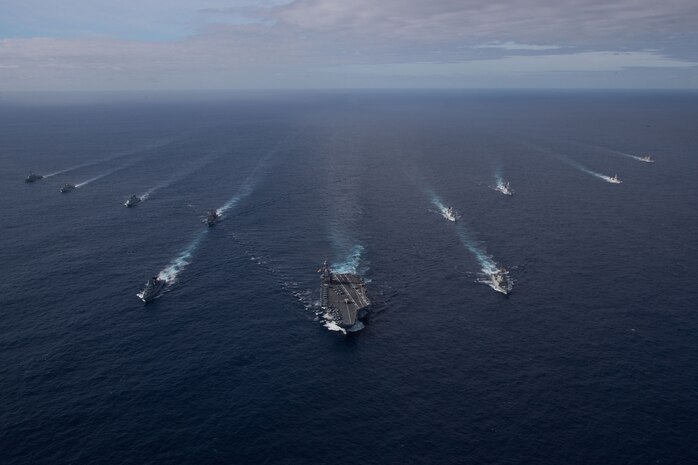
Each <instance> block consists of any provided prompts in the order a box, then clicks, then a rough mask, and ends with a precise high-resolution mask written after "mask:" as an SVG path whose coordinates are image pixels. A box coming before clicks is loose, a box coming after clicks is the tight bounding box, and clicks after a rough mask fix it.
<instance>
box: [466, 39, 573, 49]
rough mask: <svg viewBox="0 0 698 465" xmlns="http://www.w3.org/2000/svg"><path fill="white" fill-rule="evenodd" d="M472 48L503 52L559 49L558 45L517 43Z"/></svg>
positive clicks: (491, 44)
mask: <svg viewBox="0 0 698 465" xmlns="http://www.w3.org/2000/svg"><path fill="white" fill-rule="evenodd" d="M472 48H501V49H504V50H536V51H537V50H556V49H559V48H562V47H560V46H559V45H531V44H519V43H518V42H512V41H508V42H489V43H486V44H480V45H475V46H474V47H472Z"/></svg>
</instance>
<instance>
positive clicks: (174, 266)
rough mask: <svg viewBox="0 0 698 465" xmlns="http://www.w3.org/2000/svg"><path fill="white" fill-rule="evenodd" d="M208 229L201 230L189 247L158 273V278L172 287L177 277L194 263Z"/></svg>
mask: <svg viewBox="0 0 698 465" xmlns="http://www.w3.org/2000/svg"><path fill="white" fill-rule="evenodd" d="M208 231H209V230H208V229H203V230H201V231H200V232H199V233H198V234H197V235H196V237H194V240H192V241H191V242H190V243H189V245H187V247H186V248H185V249H184V250H182V252H180V254H179V255H177V257H176V258H175V259H174V260H172V261H171V262H170V264H169V265H167V266H166V267H165V268H163V269H162V271H160V273H158V278H160V279H164V280H165V281H167V284H169V285H172V284H173V283H174V282H175V281H176V280H177V276H179V274H180V273H181V272H182V271H184V269H185V268H186V267H187V266H188V265H189V264H190V263H191V262H192V258H193V256H194V252H196V249H198V248H199V245H200V244H201V241H202V240H203V238H204V237H205V236H206V234H207V233H208Z"/></svg>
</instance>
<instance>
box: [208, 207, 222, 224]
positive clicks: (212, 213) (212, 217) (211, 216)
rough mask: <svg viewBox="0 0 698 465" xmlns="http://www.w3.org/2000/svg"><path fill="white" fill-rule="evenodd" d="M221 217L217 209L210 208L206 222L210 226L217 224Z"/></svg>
mask: <svg viewBox="0 0 698 465" xmlns="http://www.w3.org/2000/svg"><path fill="white" fill-rule="evenodd" d="M220 217H221V215H219V214H218V211H216V210H213V209H212V210H209V211H208V212H207V213H206V224H207V225H208V226H209V227H210V226H213V225H214V224H216V221H218V219H219V218H220Z"/></svg>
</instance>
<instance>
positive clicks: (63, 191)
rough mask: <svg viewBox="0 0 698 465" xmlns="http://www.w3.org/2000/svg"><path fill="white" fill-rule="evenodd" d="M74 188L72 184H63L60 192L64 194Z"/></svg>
mask: <svg viewBox="0 0 698 465" xmlns="http://www.w3.org/2000/svg"><path fill="white" fill-rule="evenodd" d="M74 189H75V186H74V185H72V184H64V185H63V187H61V192H62V193H63V194H65V193H66V192H70V191H72V190H74Z"/></svg>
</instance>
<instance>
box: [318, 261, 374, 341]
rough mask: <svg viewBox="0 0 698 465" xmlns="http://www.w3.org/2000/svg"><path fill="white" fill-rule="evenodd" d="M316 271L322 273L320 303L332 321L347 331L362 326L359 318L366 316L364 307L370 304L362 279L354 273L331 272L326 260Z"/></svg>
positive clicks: (355, 329) (358, 328) (356, 329)
mask: <svg viewBox="0 0 698 465" xmlns="http://www.w3.org/2000/svg"><path fill="white" fill-rule="evenodd" d="M318 271H319V272H320V273H322V275H321V277H320V295H321V300H320V305H321V306H322V308H323V309H325V310H326V311H327V313H328V314H329V316H330V317H331V318H332V321H334V322H335V323H336V324H337V325H339V326H340V327H341V328H343V329H345V330H347V331H358V330H360V329H361V328H363V323H361V319H362V318H364V317H365V316H366V314H367V310H366V308H367V307H368V306H369V305H371V301H370V300H369V298H368V296H367V295H366V285H365V284H364V281H363V279H361V277H360V276H357V275H355V274H349V273H333V272H332V270H331V269H330V266H329V265H328V264H327V260H325V263H324V264H323V265H322V268H320V269H319V270H318Z"/></svg>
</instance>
